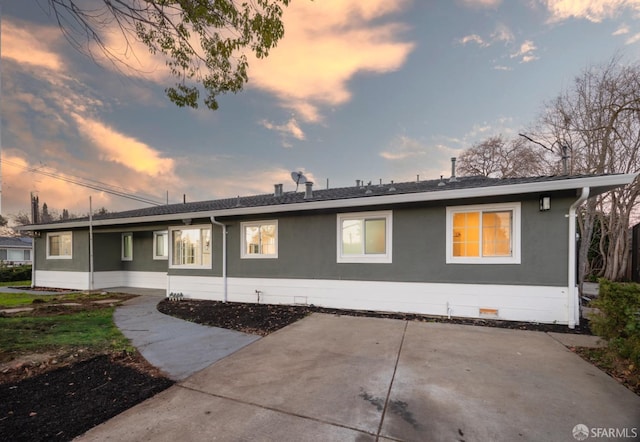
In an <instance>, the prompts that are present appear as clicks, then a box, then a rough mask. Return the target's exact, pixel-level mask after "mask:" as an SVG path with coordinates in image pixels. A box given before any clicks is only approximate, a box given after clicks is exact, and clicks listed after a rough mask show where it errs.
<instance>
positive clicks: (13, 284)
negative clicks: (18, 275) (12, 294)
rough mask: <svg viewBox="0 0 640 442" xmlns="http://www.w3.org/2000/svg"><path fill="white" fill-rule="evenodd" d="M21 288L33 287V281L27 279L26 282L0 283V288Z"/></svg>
mask: <svg viewBox="0 0 640 442" xmlns="http://www.w3.org/2000/svg"><path fill="white" fill-rule="evenodd" d="M20 286H28V287H31V280H30V279H27V280H25V281H1V282H0V287H20Z"/></svg>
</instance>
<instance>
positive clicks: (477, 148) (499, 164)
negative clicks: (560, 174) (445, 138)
mask: <svg viewBox="0 0 640 442" xmlns="http://www.w3.org/2000/svg"><path fill="white" fill-rule="evenodd" d="M548 170H549V164H548V162H547V159H546V158H545V153H544V152H543V151H541V150H540V149H536V148H535V147H532V146H531V145H530V144H528V143H527V142H526V141H525V140H522V139H513V140H507V139H505V138H504V137H503V136H502V135H498V136H494V137H490V138H487V139H486V140H484V141H482V142H480V143H477V144H474V145H473V146H471V147H470V148H469V149H467V150H465V151H464V152H462V154H461V155H460V156H459V157H458V171H459V173H460V174H461V175H468V176H473V175H481V176H486V177H492V178H512V177H519V176H538V175H544V174H546V173H547V172H548Z"/></svg>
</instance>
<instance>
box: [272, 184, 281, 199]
mask: <svg viewBox="0 0 640 442" xmlns="http://www.w3.org/2000/svg"><path fill="white" fill-rule="evenodd" d="M273 188H274V189H273V196H275V197H278V196H282V184H274V185H273Z"/></svg>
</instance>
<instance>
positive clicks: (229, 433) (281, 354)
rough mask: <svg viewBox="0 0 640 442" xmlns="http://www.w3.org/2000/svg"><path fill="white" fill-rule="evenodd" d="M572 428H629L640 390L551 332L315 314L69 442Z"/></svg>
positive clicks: (472, 437) (638, 414)
mask: <svg viewBox="0 0 640 442" xmlns="http://www.w3.org/2000/svg"><path fill="white" fill-rule="evenodd" d="M578 424H584V425H586V426H587V427H588V428H589V429H592V428H615V429H619V430H620V431H626V432H627V433H626V434H627V435H633V434H634V433H633V432H634V431H635V432H636V433H635V434H640V428H638V427H640V397H638V396H636V395H634V394H633V393H631V392H630V391H629V390H627V389H626V388H624V387H622V386H621V385H619V384H618V383H617V382H615V381H614V380H613V379H611V378H610V377H608V376H607V375H606V374H604V373H602V372H601V371H599V370H598V369H596V368H595V367H593V366H592V365H591V364H589V363H587V362H584V361H583V360H582V359H581V358H580V357H578V356H577V355H575V354H574V353H572V352H570V351H569V350H568V349H567V348H566V347H565V346H563V345H562V344H560V343H559V342H558V341H557V340H556V339H555V338H554V337H553V336H551V335H549V334H546V333H540V332H529V331H516V330H504V329H495V328H485V327H473V326H462V325H450V324H435V323H418V322H405V321H399V320H391V319H374V318H357V317H349V316H333V315H323V314H314V315H311V316H310V317H307V318H305V319H303V320H302V321H299V322H297V323H295V324H293V325H291V326H289V327H287V328H285V329H282V330H280V331H278V332H276V333H273V334H271V335H269V336H267V337H265V338H263V339H260V340H258V341H256V342H254V343H252V344H249V345H247V346H246V347H244V348H242V349H241V350H239V351H238V352H236V353H234V354H233V355H231V356H229V357H227V358H225V359H222V360H220V361H218V362H217V363H215V364H213V365H211V366H209V367H208V368H205V369H204V370H202V371H200V372H198V373H196V374H195V375H193V376H191V377H189V378H187V379H186V380H184V381H182V382H180V383H179V384H176V385H175V386H173V387H171V388H170V389H168V390H166V391H164V392H162V393H160V394H159V395H157V396H155V397H153V398H151V399H149V400H147V401H146V402H143V403H142V404H139V405H138V406H136V407H134V408H132V409H130V410H128V411H126V412H124V413H122V414H121V415H119V416H116V417H115V418H114V419H111V420H110V421H108V422H106V423H104V424H102V425H100V426H98V427H96V428H94V429H93V430H91V431H89V432H88V433H86V434H85V435H83V436H81V437H80V438H79V439H78V440H82V441H97V440H100V441H103V440H113V441H144V440H153V441H171V442H174V441H177V440H180V441H185V440H192V441H204V440H207V441H209V440H219V441H349V440H353V441H369V440H371V441H373V440H380V441H388V440H406V441H515V440H521V441H575V440H576V439H575V438H574V436H573V434H572V430H573V428H574V427H575V426H576V425H578ZM620 434H622V433H619V435H620ZM589 440H593V439H592V438H590V439H589ZM602 440H604V439H602ZM607 440H611V439H607ZM621 440H625V439H624V438H621ZM626 440H632V439H626Z"/></svg>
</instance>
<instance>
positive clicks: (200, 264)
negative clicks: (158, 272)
mask: <svg viewBox="0 0 640 442" xmlns="http://www.w3.org/2000/svg"><path fill="white" fill-rule="evenodd" d="M169 233H170V235H171V243H170V244H171V251H170V252H171V263H170V265H171V267H180V268H211V226H189V227H185V228H171V229H169Z"/></svg>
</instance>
